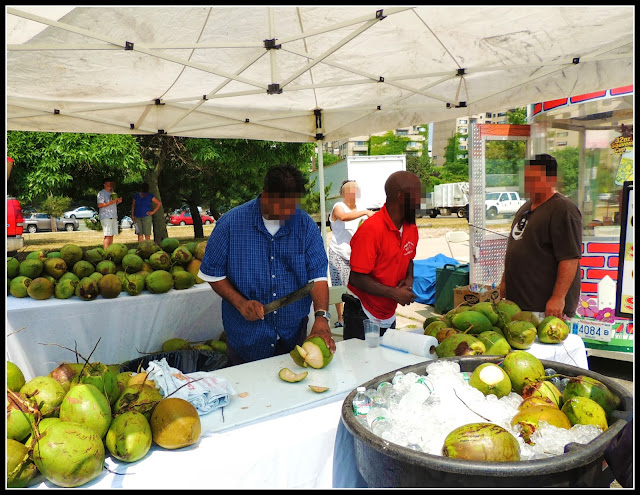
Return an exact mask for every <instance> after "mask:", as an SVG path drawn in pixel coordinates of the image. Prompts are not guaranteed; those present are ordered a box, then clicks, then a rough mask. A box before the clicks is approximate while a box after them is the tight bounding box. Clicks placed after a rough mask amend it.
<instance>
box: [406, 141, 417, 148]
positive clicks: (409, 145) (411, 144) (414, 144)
mask: <svg viewBox="0 0 640 495" xmlns="http://www.w3.org/2000/svg"><path fill="white" fill-rule="evenodd" d="M418 147H420V143H418V142H417V141H409V142H407V148H418Z"/></svg>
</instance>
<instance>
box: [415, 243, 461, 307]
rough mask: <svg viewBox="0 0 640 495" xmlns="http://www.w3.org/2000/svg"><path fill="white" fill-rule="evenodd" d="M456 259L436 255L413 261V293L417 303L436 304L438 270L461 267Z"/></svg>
mask: <svg viewBox="0 0 640 495" xmlns="http://www.w3.org/2000/svg"><path fill="white" fill-rule="evenodd" d="M459 264H460V262H459V261H458V260H456V259H455V258H449V256H445V255H444V254H436V255H435V256H432V257H431V258H427V259H426V260H413V292H414V293H415V294H416V296H417V297H416V299H415V302H419V303H422V304H431V305H433V304H434V303H435V302H436V268H441V267H443V266H444V265H459Z"/></svg>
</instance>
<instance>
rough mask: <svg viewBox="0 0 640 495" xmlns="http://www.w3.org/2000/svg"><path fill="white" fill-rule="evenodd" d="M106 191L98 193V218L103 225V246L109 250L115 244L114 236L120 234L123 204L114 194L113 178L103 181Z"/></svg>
mask: <svg viewBox="0 0 640 495" xmlns="http://www.w3.org/2000/svg"><path fill="white" fill-rule="evenodd" d="M103 183H104V189H102V190H101V191H100V192H99V193H98V218H100V223H101V224H102V232H103V233H104V239H103V241H102V246H103V248H104V249H107V248H108V247H109V246H110V245H111V244H113V236H114V235H116V234H117V233H118V208H117V207H118V205H119V204H120V203H122V198H119V197H118V196H117V195H116V193H112V191H113V187H114V186H115V184H116V183H115V182H114V180H113V179H112V178H111V177H106V178H105V179H104V181H103Z"/></svg>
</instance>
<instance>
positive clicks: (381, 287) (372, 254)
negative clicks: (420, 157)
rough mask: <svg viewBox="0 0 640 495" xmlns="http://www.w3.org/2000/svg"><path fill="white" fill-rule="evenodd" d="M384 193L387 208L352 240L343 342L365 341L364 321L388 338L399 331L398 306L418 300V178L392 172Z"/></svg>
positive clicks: (374, 216) (412, 175)
mask: <svg viewBox="0 0 640 495" xmlns="http://www.w3.org/2000/svg"><path fill="white" fill-rule="evenodd" d="M384 190H385V193H386V196H387V199H386V202H385V204H384V206H383V207H382V208H381V209H380V211H378V212H377V213H375V214H374V215H373V216H372V217H371V218H369V219H368V220H367V221H365V222H364V223H363V224H362V226H361V227H360V228H359V229H358V230H357V231H356V233H355V234H354V235H353V238H352V239H351V260H350V261H351V274H350V276H349V283H348V285H347V293H345V294H343V295H342V300H343V301H344V303H345V305H344V332H343V338H344V339H345V340H347V339H352V338H358V339H361V340H364V324H363V321H364V320H366V319H372V320H376V321H378V323H379V324H380V335H384V333H385V332H386V330H387V329H388V328H395V325H396V309H397V307H398V304H400V305H402V306H405V305H407V304H410V303H411V302H413V300H414V299H415V298H416V295H415V294H414V293H413V290H412V288H413V258H415V256H416V248H417V246H418V227H417V226H416V210H417V209H419V208H420V197H421V185H420V178H419V177H418V176H417V175H416V174H414V173H412V172H406V171H399V172H394V173H392V174H391V175H390V176H389V178H388V179H387V181H386V182H385V185H384Z"/></svg>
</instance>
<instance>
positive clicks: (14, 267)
mask: <svg viewBox="0 0 640 495" xmlns="http://www.w3.org/2000/svg"><path fill="white" fill-rule="evenodd" d="M19 273H20V261H18V260H17V259H16V258H13V257H7V277H8V278H14V277H17V276H18V274H19Z"/></svg>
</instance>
